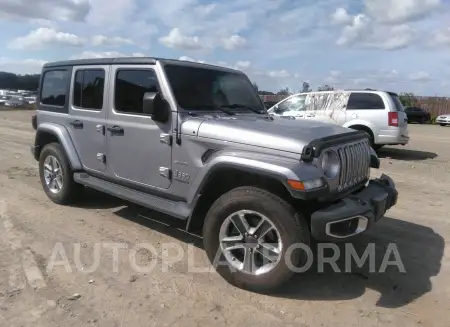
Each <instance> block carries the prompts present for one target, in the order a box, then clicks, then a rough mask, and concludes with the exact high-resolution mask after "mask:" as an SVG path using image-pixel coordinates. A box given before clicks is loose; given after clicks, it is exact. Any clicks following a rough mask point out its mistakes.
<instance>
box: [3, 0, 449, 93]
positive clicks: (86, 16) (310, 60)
mask: <svg viewBox="0 0 450 327" xmlns="http://www.w3.org/2000/svg"><path fill="white" fill-rule="evenodd" d="M0 19H1V20H0V41H1V42H2V43H3V51H2V53H1V54H0V70H3V71H11V72H15V73H36V72H39V70H40V68H41V66H42V64H43V63H44V62H46V61H53V60H63V59H68V58H89V57H111V56H144V55H145V56H156V57H168V58H176V59H178V58H182V59H185V60H196V61H204V62H207V63H212V64H219V65H224V66H231V67H236V68H239V69H241V70H244V71H245V72H247V73H248V75H249V76H250V77H251V79H252V80H253V81H255V82H256V83H257V84H258V85H259V86H260V88H261V89H267V90H272V91H277V90H279V89H281V88H284V87H289V88H290V89H291V90H293V91H297V90H299V89H301V86H302V82H303V81H308V82H310V83H311V85H312V87H313V89H315V88H317V86H319V85H322V84H331V85H334V86H335V87H338V88H366V87H371V88H382V89H388V90H392V91H396V92H403V91H407V92H415V93H418V94H421V95H436V94H437V95H448V96H450V90H449V87H450V79H449V78H450V67H449V64H450V0H295V1H294V0H220V1H212V0H0Z"/></svg>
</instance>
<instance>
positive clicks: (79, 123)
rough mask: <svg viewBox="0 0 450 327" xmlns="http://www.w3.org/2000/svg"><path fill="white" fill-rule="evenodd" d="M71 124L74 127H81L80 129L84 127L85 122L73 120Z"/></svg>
mask: <svg viewBox="0 0 450 327" xmlns="http://www.w3.org/2000/svg"><path fill="white" fill-rule="evenodd" d="M69 124H70V125H72V126H73V127H74V128H79V129H82V128H83V123H82V122H81V121H79V120H74V121H71V122H70V123H69Z"/></svg>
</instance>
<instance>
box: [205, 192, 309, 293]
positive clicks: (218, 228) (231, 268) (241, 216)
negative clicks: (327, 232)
mask: <svg viewBox="0 0 450 327" xmlns="http://www.w3.org/2000/svg"><path fill="white" fill-rule="evenodd" d="M203 242H204V248H205V251H206V253H207V255H208V258H209V260H210V261H211V263H212V264H213V266H214V267H215V269H216V270H217V272H218V273H219V274H220V275H221V276H222V277H223V278H224V279H225V280H227V281H228V282H229V283H230V284H232V285H235V286H237V287H239V288H243V289H247V290H250V291H254V292H263V293H268V292H271V291H274V290H276V289H277V288H279V287H280V286H281V285H283V284H284V283H286V282H287V281H288V280H289V279H290V278H291V277H292V276H293V275H294V273H295V271H294V269H292V267H302V266H303V265H304V264H305V262H306V260H307V259H308V255H309V254H310V252H306V251H307V250H308V249H309V246H310V233H309V227H308V224H307V223H306V220H305V219H304V218H303V216H302V215H301V214H300V213H298V212H297V211H296V210H295V209H294V208H293V207H292V206H291V205H290V204H288V203H287V202H286V201H284V200H283V199H281V198H280V197H278V196H276V195H274V194H272V193H270V192H268V191H265V190H263V189H259V188H255V187H239V188H236V189H233V190H231V191H229V192H228V193H225V194H224V195H222V196H221V197H220V198H219V199H217V200H216V201H215V202H214V204H213V205H212V206H211V208H210V210H209V211H208V213H207V215H206V219H205V223H204V225H203ZM300 243H303V245H301V246H302V248H299V247H298V246H297V247H296V249H294V247H293V245H296V244H297V245H299V244H300ZM299 246H300V245H299ZM304 246H307V247H304Z"/></svg>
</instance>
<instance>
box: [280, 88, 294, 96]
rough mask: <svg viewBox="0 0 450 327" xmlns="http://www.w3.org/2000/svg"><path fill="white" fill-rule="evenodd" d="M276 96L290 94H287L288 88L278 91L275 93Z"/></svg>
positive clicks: (288, 93)
mask: <svg viewBox="0 0 450 327" xmlns="http://www.w3.org/2000/svg"><path fill="white" fill-rule="evenodd" d="M277 94H278V95H290V94H291V92H289V88H288V87H286V88H284V89H281V90H279V91H278V92H277Z"/></svg>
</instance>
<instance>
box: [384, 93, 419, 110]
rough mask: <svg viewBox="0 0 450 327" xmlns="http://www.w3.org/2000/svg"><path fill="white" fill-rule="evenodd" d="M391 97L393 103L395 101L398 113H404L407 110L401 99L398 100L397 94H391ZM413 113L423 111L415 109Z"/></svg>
mask: <svg viewBox="0 0 450 327" xmlns="http://www.w3.org/2000/svg"><path fill="white" fill-rule="evenodd" d="M389 96H390V97H391V98H392V101H394V104H395V109H396V110H397V111H404V110H405V108H404V107H403V104H402V102H401V101H400V99H399V98H398V96H397V94H395V93H389ZM417 109H419V110H417ZM413 111H421V110H420V108H414V110H413Z"/></svg>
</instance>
